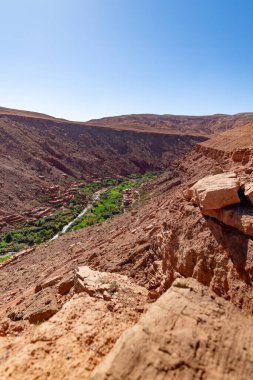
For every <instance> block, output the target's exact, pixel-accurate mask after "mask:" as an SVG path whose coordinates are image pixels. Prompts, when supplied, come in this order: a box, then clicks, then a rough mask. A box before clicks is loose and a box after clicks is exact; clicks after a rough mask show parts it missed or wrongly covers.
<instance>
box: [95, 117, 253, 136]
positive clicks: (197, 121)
mask: <svg viewBox="0 0 253 380" xmlns="http://www.w3.org/2000/svg"><path fill="white" fill-rule="evenodd" d="M252 120H253V113H251V112H248V113H239V114H236V115H223V114H217V115H210V116H180V115H152V114H143V115H141V114H140V115H125V116H115V117H106V118H103V119H98V120H91V121H89V122H87V124H88V125H95V126H101V127H109V128H117V129H119V130H121V129H123V130H125V129H129V130H134V131H146V132H148V131H155V132H157V133H173V134H174V133H175V134H179V133H182V134H196V135H201V136H208V137H210V136H213V135H215V134H217V133H221V132H224V131H226V130H228V129H231V128H235V127H239V126H242V125H244V124H247V123H249V122H250V121H252Z"/></svg>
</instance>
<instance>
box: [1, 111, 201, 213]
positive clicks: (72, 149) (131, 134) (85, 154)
mask: <svg viewBox="0 0 253 380" xmlns="http://www.w3.org/2000/svg"><path fill="white" fill-rule="evenodd" d="M155 132H156V131H155V129H154V130H153V131H152V130H151V131H149V132H148V133H147V132H140V133H136V132H135V131H130V130H122V131H118V130H115V129H111V128H100V127H95V126H88V125H85V124H77V123H71V122H67V121H62V120H58V119H57V120H54V119H53V118H50V117H47V116H45V115H40V114H36V115H35V116H34V114H29V113H23V112H19V111H13V113H11V111H10V110H8V112H7V111H5V113H3V110H2V113H1V112H0V136H1V145H0V162H1V163H0V171H1V178H0V186H1V199H0V208H2V209H3V210H4V211H12V212H19V211H24V210H27V209H31V208H33V207H38V206H40V202H39V199H42V198H43V196H44V195H45V188H48V187H50V186H54V185H57V186H59V187H60V189H62V190H64V189H65V188H66V186H67V187H69V186H71V185H69V184H70V182H71V183H73V182H75V181H78V180H86V181H88V182H89V181H91V180H92V179H96V178H100V177H102V178H105V177H110V178H111V177H117V176H123V175H127V174H130V173H138V172H141V173H144V172H145V171H147V170H163V169H166V168H168V167H169V166H170V164H171V162H173V161H174V160H175V159H176V158H177V157H179V156H180V155H182V154H184V153H186V152H187V151H189V150H190V149H191V147H192V145H193V144H194V143H195V142H200V141H203V140H204V139H205V137H203V136H192V135H189V134H188V135H182V134H180V135H175V134H173V135H171V134H158V133H155Z"/></svg>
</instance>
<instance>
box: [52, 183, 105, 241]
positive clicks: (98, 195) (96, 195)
mask: <svg viewBox="0 0 253 380" xmlns="http://www.w3.org/2000/svg"><path fill="white" fill-rule="evenodd" d="M106 190H107V188H103V189H100V190H98V191H96V192H95V193H94V194H93V196H92V201H91V202H90V203H88V205H87V206H86V207H85V208H84V209H83V210H82V211H81V212H80V214H78V215H77V216H76V217H75V218H74V219H73V220H71V222H69V223H68V224H66V226H64V227H63V229H62V230H61V231H59V232H57V234H56V235H54V237H52V239H50V241H53V240H56V239H58V237H59V236H61V235H63V234H65V233H66V232H68V230H69V229H70V228H71V227H72V226H73V225H74V224H75V222H76V221H77V220H79V219H81V218H82V217H83V216H84V215H85V214H86V212H87V211H89V210H90V209H91V208H92V207H93V205H94V203H96V202H97V201H98V200H99V198H100V196H101V194H102V193H104V192H105V191H106Z"/></svg>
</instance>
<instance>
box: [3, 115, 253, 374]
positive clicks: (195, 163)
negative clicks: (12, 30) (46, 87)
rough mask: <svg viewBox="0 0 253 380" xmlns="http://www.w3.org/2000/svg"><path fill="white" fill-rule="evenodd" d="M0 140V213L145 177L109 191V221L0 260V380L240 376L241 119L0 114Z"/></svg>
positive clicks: (250, 294) (245, 123) (244, 145)
mask: <svg viewBox="0 0 253 380" xmlns="http://www.w3.org/2000/svg"><path fill="white" fill-rule="evenodd" d="M0 133H1V147H0V155H1V164H0V168H1V199H0V202H1V207H0V208H1V217H2V218H4V215H6V214H8V215H14V216H15V215H16V216H18V215H20V216H23V215H24V213H25V212H32V211H31V210H36V208H37V212H40V210H38V207H45V208H46V207H49V205H50V207H54V209H55V210H57V207H58V206H57V205H54V204H53V206H52V203H51V204H50V203H49V202H50V201H51V202H52V200H57V198H59V196H60V197H62V195H63V198H64V197H65V198H66V200H65V198H64V201H66V202H67V197H68V196H70V195H71V194H72V195H73V196H74V195H75V194H76V192H78V189H79V186H80V185H81V184H82V185H83V184H84V183H85V184H91V183H93V184H94V183H96V181H100V180H103V179H106V178H107V179H108V178H114V179H117V180H120V181H121V180H122V177H123V176H129V175H130V176H131V175H133V173H135V174H136V173H139V175H143V174H144V173H145V172H147V171H152V170H153V171H157V172H159V173H158V174H157V175H155V176H153V177H152V178H151V177H150V178H145V180H143V181H142V182H140V184H139V187H138V188H134V187H133V188H132V189H131V186H126V188H124V189H123V192H122V194H121V193H120V197H122V199H121V198H120V199H121V202H122V204H123V206H124V210H123V212H122V213H120V214H117V215H111V216H110V217H109V218H108V219H106V220H104V221H98V222H97V223H95V224H92V225H88V226H86V227H85V228H80V229H78V230H77V231H70V232H68V233H66V234H64V235H62V236H59V238H57V239H55V240H53V241H45V242H43V243H42V244H36V245H34V246H32V247H31V248H29V249H27V250H25V251H23V252H21V253H18V254H16V255H13V256H12V257H11V258H10V259H8V260H7V261H4V262H3V263H2V264H0V286H1V297H0V370H1V376H2V378H3V379H20V378H26V379H28V380H29V379H38V378H39V379H53V378H55V377H57V378H61V379H77V378H78V379H80V378H81V379H89V378H90V379H92V380H100V379H106V380H120V379H129V380H130V379H131V380H132V379H136V380H137V379H148V380H149V379H150V380H153V379H170V378H171V379H210V380H211V379H220V380H221V379H222V380H223V379H235V380H237V379H245V380H246V379H250V378H251V374H252V370H253V345H252V323H253V320H252V313H253V287H252V281H253V244H252V236H253V235H252V231H253V219H252V216H251V214H253V205H252V203H251V194H252V183H253V166H252V165H253V144H252V143H251V138H252V133H253V115H252V114H251V113H245V114H238V115H234V116H230V115H214V116H207V117H192V116H190V117H187V116H174V115H163V116H159V115H129V116H122V117H115V118H105V119H101V120H92V121H89V122H87V123H77V122H68V121H66V120H63V119H54V118H52V117H49V116H47V115H42V114H35V113H28V112H24V111H15V110H9V109H8V110H7V109H4V108H1V109H0ZM127 178H128V177H127ZM108 186H109V188H110V189H112V190H113V191H115V187H113V186H112V185H108ZM114 186H115V185H114ZM43 189H44V190H43ZM45 189H48V190H47V192H46V191H45ZM50 189H51V190H50ZM71 189H72V190H71ZM70 190H71V191H70ZM50 192H51V195H52V196H51V198H50V197H49V198H45V199H44V200H43V202H42V201H39V199H41V196H42V195H45V194H46V195H50ZM54 192H55V193H57V197H56V198H55V199H54V198H53V196H54V194H55V193H54ZM64 194H65V195H64ZM63 198H61V199H63ZM87 199H88V198H87V197H86V196H84V198H83V200H82V202H83V204H84V205H85V204H86V203H87ZM64 201H63V203H64ZM63 203H62V204H60V206H59V207H62V205H63ZM231 210H232V211H231ZM50 212H51V211H50ZM238 220H239V221H238ZM14 222H15V223H12V224H9V223H8V221H7V224H6V225H5V227H4V228H6V231H8V229H9V228H10V225H11V228H13V226H14V227H15V226H16V225H18V223H20V220H14Z"/></svg>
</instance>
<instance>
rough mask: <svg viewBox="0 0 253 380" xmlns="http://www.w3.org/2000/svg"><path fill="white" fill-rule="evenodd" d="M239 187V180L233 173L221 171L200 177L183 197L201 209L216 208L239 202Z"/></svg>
mask: <svg viewBox="0 0 253 380" xmlns="http://www.w3.org/2000/svg"><path fill="white" fill-rule="evenodd" d="M239 189H240V180H239V178H237V176H236V174H235V173H222V174H216V175H209V176H207V177H204V178H202V179H201V180H200V181H198V182H197V183H195V185H193V186H192V187H191V188H190V189H188V190H187V191H186V192H185V197H186V198H187V199H192V200H193V202H195V203H197V204H198V205H199V207H200V208H201V209H202V210H204V209H207V210H217V209H221V208H223V207H225V206H229V205H232V204H235V203H240V198H239V195H238V191H239Z"/></svg>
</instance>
